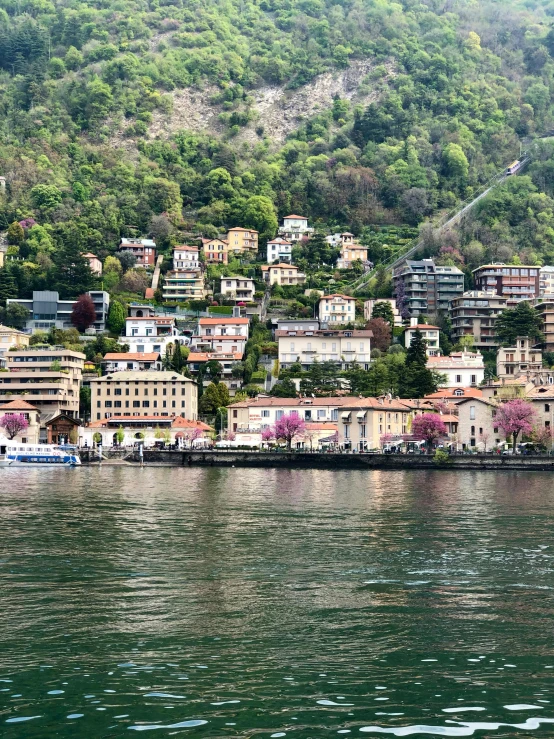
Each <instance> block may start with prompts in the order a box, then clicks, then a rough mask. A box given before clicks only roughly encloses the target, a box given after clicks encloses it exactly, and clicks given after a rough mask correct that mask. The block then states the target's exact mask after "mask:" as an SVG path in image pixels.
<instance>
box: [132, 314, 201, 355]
mask: <svg viewBox="0 0 554 739" xmlns="http://www.w3.org/2000/svg"><path fill="white" fill-rule="evenodd" d="M148 308H149V306H144V310H140V309H139V310H137V313H139V312H150V311H148ZM175 342H178V343H179V344H186V343H187V340H186V339H185V337H184V336H179V332H178V330H177V328H176V326H175V319H174V318H167V317H165V316H155V315H149V316H139V315H135V316H130V317H129V318H127V319H126V321H125V343H126V344H128V345H129V351H130V352H133V353H135V352H136V353H139V354H141V353H143V352H147V353H150V352H157V353H160V354H163V353H164V352H165V349H166V347H167V345H168V344H169V343H172V344H174V343H175Z"/></svg>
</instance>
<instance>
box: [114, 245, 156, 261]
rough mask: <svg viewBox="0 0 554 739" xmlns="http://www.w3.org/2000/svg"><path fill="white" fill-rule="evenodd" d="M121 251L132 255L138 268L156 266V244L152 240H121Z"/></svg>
mask: <svg viewBox="0 0 554 739" xmlns="http://www.w3.org/2000/svg"><path fill="white" fill-rule="evenodd" d="M119 251H123V252H128V253H130V254H132V255H133V256H134V257H135V259H136V266H137V267H154V265H155V264H156V244H155V242H154V241H152V239H121V243H120V244H119Z"/></svg>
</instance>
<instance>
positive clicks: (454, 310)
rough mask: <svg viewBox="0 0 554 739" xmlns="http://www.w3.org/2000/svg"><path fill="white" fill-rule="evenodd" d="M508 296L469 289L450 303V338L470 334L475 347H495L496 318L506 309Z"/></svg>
mask: <svg viewBox="0 0 554 739" xmlns="http://www.w3.org/2000/svg"><path fill="white" fill-rule="evenodd" d="M507 304H508V298H507V297H505V296H502V295H497V294H496V292H494V291H490V292H483V291H480V290H471V291H469V292H465V293H463V295H460V296H459V297H457V298H454V300H452V301H451V303H450V320H451V322H452V339H453V340H454V341H455V342H457V341H459V340H460V339H461V338H462V337H463V336H471V337H472V339H473V346H474V347H475V348H476V349H480V350H482V351H483V350H487V349H495V348H496V347H497V346H498V341H497V339H496V333H495V324H496V319H497V318H498V316H499V315H500V314H501V313H502V311H503V310H505V309H506V307H507Z"/></svg>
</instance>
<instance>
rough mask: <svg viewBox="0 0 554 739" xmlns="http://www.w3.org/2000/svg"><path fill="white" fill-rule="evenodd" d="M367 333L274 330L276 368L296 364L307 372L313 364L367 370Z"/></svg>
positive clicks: (369, 338) (368, 346)
mask: <svg viewBox="0 0 554 739" xmlns="http://www.w3.org/2000/svg"><path fill="white" fill-rule="evenodd" d="M372 337H373V333H372V332H371V331H367V330H365V329H363V330H359V331H358V330H356V329H352V330H351V331H347V330H343V331H336V330H332V329H320V330H317V331H298V330H296V329H292V330H287V331H284V330H277V331H276V332H275V338H276V340H277V342H278V351H279V365H280V367H282V368H283V369H286V368H287V367H290V365H291V364H295V363H297V362H298V363H300V364H301V365H302V369H309V367H310V365H312V364H313V363H314V362H327V361H332V362H337V363H339V364H340V366H341V368H342V369H348V367H350V366H351V365H352V364H353V363H354V362H357V363H358V364H360V365H361V366H362V367H364V369H369V365H370V362H371V339H372Z"/></svg>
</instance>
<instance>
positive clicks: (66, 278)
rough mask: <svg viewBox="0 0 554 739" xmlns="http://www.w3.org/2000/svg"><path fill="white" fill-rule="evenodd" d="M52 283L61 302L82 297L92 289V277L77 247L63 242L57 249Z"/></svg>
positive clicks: (87, 264) (88, 266) (86, 262)
mask: <svg viewBox="0 0 554 739" xmlns="http://www.w3.org/2000/svg"><path fill="white" fill-rule="evenodd" d="M52 281H53V288H54V289H56V290H58V292H59V293H60V297H61V298H62V300H66V299H68V298H72V297H74V296H75V295H82V294H83V293H86V292H88V291H89V290H90V289H91V288H92V286H93V284H94V275H93V274H92V272H91V270H90V265H89V263H88V261H87V260H86V259H84V258H83V255H82V253H81V249H80V248H79V247H78V246H77V245H75V244H72V243H69V242H65V241H64V242H62V244H61V246H60V247H58V251H56V253H55V254H54V271H53V275H52Z"/></svg>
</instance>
